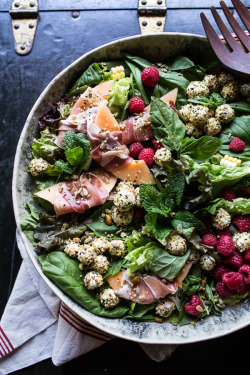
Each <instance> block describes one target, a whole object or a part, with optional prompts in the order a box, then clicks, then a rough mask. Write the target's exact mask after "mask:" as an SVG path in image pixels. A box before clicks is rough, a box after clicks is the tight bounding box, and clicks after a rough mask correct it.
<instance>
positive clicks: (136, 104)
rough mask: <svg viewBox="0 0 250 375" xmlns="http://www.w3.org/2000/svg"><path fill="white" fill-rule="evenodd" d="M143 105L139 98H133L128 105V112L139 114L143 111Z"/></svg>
mask: <svg viewBox="0 0 250 375" xmlns="http://www.w3.org/2000/svg"><path fill="white" fill-rule="evenodd" d="M144 108H145V104H144V101H143V100H142V99H141V98H139V96H134V97H133V98H132V99H131V100H130V102H129V105H128V109H129V112H131V113H140V112H142V111H143V110H144Z"/></svg>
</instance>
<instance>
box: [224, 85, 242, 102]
mask: <svg viewBox="0 0 250 375" xmlns="http://www.w3.org/2000/svg"><path fill="white" fill-rule="evenodd" d="M239 91H240V88H239V85H238V83H237V82H235V81H233V82H230V83H228V84H227V85H225V86H223V87H222V90H221V96H222V97H223V98H224V99H226V101H227V102H233V101H234V100H237V98H238V95H239Z"/></svg>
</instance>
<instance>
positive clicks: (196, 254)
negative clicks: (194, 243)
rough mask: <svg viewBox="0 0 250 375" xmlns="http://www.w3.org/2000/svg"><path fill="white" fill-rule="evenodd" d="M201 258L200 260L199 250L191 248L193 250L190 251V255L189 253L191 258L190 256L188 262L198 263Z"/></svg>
mask: <svg viewBox="0 0 250 375" xmlns="http://www.w3.org/2000/svg"><path fill="white" fill-rule="evenodd" d="M199 260H200V253H199V251H198V250H197V249H195V248H193V249H191V252H190V255H189V258H188V262H189V263H192V264H196V263H198V262H199Z"/></svg>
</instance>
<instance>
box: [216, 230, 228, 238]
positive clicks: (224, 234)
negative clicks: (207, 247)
mask: <svg viewBox="0 0 250 375" xmlns="http://www.w3.org/2000/svg"><path fill="white" fill-rule="evenodd" d="M216 234H217V237H218V238H220V237H222V236H229V237H232V233H231V232H230V230H229V229H227V228H225V229H217V230H216Z"/></svg>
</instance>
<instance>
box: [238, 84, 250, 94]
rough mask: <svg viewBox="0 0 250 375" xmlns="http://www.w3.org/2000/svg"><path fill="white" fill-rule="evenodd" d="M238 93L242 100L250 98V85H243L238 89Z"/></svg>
mask: <svg viewBox="0 0 250 375" xmlns="http://www.w3.org/2000/svg"><path fill="white" fill-rule="evenodd" d="M240 93H241V95H242V96H243V97H244V98H250V83H245V84H244V85H242V86H241V87H240Z"/></svg>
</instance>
